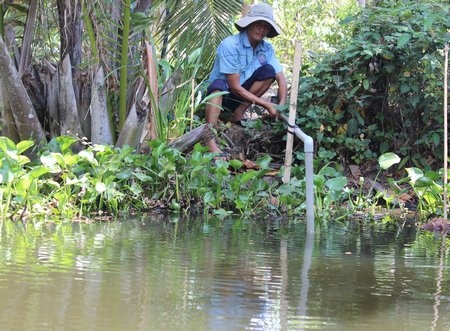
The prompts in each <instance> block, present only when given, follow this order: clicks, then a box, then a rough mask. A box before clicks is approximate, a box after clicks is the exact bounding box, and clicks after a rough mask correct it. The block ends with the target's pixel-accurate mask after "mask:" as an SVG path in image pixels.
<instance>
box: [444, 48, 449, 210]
mask: <svg viewBox="0 0 450 331" xmlns="http://www.w3.org/2000/svg"><path fill="white" fill-rule="evenodd" d="M444 57H445V62H444V218H445V219H447V208H448V207H447V203H448V201H447V177H448V173H447V168H448V123H447V115H448V43H446V44H445V49H444Z"/></svg>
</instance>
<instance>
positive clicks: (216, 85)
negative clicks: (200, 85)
mask: <svg viewBox="0 0 450 331" xmlns="http://www.w3.org/2000/svg"><path fill="white" fill-rule="evenodd" d="M275 77H276V73H275V69H274V67H273V66H272V65H270V64H264V65H262V66H261V67H259V68H258V69H256V71H255V72H254V73H253V75H251V76H250V78H249V79H247V80H246V81H245V82H244V84H242V87H243V88H245V89H246V90H247V91H248V90H250V87H252V85H253V84H254V83H255V82H258V81H263V80H267V79H273V80H275ZM214 91H230V88H229V86H228V83H227V81H226V80H225V79H216V80H215V81H213V82H212V83H211V84H210V85H209V86H208V89H207V91H206V93H207V95H209V94H211V93H212V92H214ZM242 102H243V100H242V99H241V98H239V97H238V96H236V95H234V94H232V93H228V94H226V95H225V96H224V97H223V99H222V107H223V109H224V110H228V111H234V110H235V109H236V108H237V107H238V106H239V105H240V104H241V103H242Z"/></svg>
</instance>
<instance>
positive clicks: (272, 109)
mask: <svg viewBox="0 0 450 331" xmlns="http://www.w3.org/2000/svg"><path fill="white" fill-rule="evenodd" d="M276 107H277V105H276V104H274V103H268V104H267V107H266V109H267V111H268V112H269V116H270V117H272V118H278V110H277V108H276Z"/></svg>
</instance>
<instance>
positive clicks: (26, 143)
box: [17, 140, 34, 154]
mask: <svg viewBox="0 0 450 331" xmlns="http://www.w3.org/2000/svg"><path fill="white" fill-rule="evenodd" d="M33 145H34V142H33V141H31V140H22V141H19V143H18V144H17V152H18V153H19V154H22V153H23V152H25V151H26V150H27V149H29V148H30V147H31V146H33Z"/></svg>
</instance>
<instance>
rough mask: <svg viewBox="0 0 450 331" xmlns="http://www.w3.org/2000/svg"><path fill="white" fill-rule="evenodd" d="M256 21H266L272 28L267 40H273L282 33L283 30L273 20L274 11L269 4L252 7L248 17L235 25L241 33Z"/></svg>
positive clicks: (258, 4)
mask: <svg viewBox="0 0 450 331" xmlns="http://www.w3.org/2000/svg"><path fill="white" fill-rule="evenodd" d="M256 21H265V22H267V23H269V24H270V26H271V27H272V28H271V29H270V31H269V33H268V34H267V38H273V37H276V36H278V35H279V34H280V33H281V29H280V28H279V27H278V25H277V24H276V23H275V21H274V19H273V9H272V7H270V6H269V5H268V4H267V3H257V4H254V5H252V6H250V9H249V11H248V13H247V15H246V16H244V17H243V18H241V19H240V20H239V21H237V22H236V23H234V25H235V26H236V29H238V30H239V31H243V30H245V28H247V27H248V26H249V25H250V24H252V23H254V22H256Z"/></svg>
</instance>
